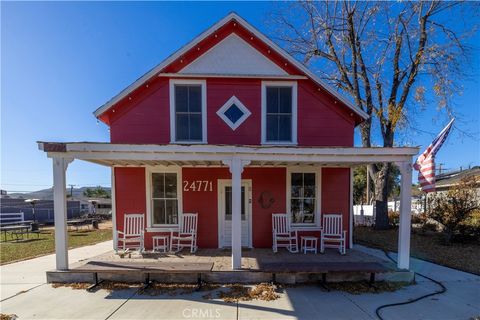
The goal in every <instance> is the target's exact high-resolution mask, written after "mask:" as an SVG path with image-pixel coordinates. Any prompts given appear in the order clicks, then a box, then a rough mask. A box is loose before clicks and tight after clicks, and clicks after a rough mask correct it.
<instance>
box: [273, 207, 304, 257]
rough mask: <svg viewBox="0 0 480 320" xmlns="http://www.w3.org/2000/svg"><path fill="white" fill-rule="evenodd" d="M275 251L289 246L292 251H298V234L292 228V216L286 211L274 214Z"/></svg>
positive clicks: (288, 248)
mask: <svg viewBox="0 0 480 320" xmlns="http://www.w3.org/2000/svg"><path fill="white" fill-rule="evenodd" d="M272 234H273V247H272V248H273V252H275V253H276V252H278V248H280V247H284V248H287V250H288V251H290V252H291V253H297V252H298V234H297V231H296V230H295V231H292V230H291V228H290V216H289V215H288V214H285V213H274V214H272Z"/></svg>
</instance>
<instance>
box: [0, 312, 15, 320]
mask: <svg viewBox="0 0 480 320" xmlns="http://www.w3.org/2000/svg"><path fill="white" fill-rule="evenodd" d="M15 319H18V317H17V315H16V314H4V313H0V320H15Z"/></svg>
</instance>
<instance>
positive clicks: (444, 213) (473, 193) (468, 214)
mask: <svg viewBox="0 0 480 320" xmlns="http://www.w3.org/2000/svg"><path fill="white" fill-rule="evenodd" d="M476 187H477V180H476V179H475V177H473V176H471V177H465V178H464V179H462V180H461V181H460V183H459V184H457V185H455V186H454V187H452V188H451V189H450V190H448V192H439V193H436V194H434V195H433V196H432V197H430V199H429V205H428V211H427V218H430V219H432V220H435V221H437V222H438V223H440V224H441V225H442V227H443V228H442V233H443V236H444V241H445V243H447V244H449V243H451V242H452V241H453V240H455V236H456V237H457V239H458V237H460V238H462V236H463V233H464V232H466V231H467V229H466V228H465V227H463V226H464V225H465V224H468V221H470V220H471V219H474V218H475V217H474V213H475V212H476V211H477V210H479V209H480V204H479V200H480V199H479V196H478V194H477V190H476Z"/></svg>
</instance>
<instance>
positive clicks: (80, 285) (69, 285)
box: [52, 282, 92, 290]
mask: <svg viewBox="0 0 480 320" xmlns="http://www.w3.org/2000/svg"><path fill="white" fill-rule="evenodd" d="M91 285H92V284H91V283H85V282H74V283H59V282H54V283H52V288H63V287H66V288H72V289H74V290H85V289H87V288H88V287H90V286H91Z"/></svg>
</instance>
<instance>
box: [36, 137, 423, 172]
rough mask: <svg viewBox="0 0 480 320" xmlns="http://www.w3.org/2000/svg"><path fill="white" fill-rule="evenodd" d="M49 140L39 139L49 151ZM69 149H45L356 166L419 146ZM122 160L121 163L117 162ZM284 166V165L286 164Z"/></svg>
mask: <svg viewBox="0 0 480 320" xmlns="http://www.w3.org/2000/svg"><path fill="white" fill-rule="evenodd" d="M45 144H46V142H45V143H44V142H39V143H38V145H39V148H40V150H45V147H46V146H45ZM64 148H65V150H66V151H65V152H56V151H49V150H48V149H49V148H46V149H47V150H45V151H46V152H47V155H48V157H61V158H74V159H81V160H86V161H92V162H96V161H101V162H102V164H104V165H115V164H122V163H126V164H128V163H129V161H138V162H139V163H138V164H137V163H136V166H144V165H146V164H150V163H149V162H147V161H156V162H158V161H167V162H168V164H170V165H171V164H178V163H175V161H196V162H200V163H202V162H203V163H205V161H210V162H215V163H212V164H215V165H218V164H221V162H222V161H223V160H226V159H231V158H232V157H233V156H235V157H236V158H239V159H241V160H246V161H251V162H252V163H251V165H259V164H262V162H266V163H267V164H270V165H272V164H273V165H279V164H281V163H309V164H310V163H319V164H322V165H332V164H334V165H344V166H353V165H360V164H365V163H378V162H404V161H411V160H412V156H413V155H416V154H417V153H418V150H419V148H417V147H415V148H412V147H405V148H361V147H357V148H355V147H348V148H343V147H338V148H331V147H324V148H308V147H286V146H283V147H280V146H268V147H267V146H234V145H232V146H221V145H139V144H110V143H66V144H65V145H64ZM116 162H119V163H116ZM283 166H284V165H283Z"/></svg>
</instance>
